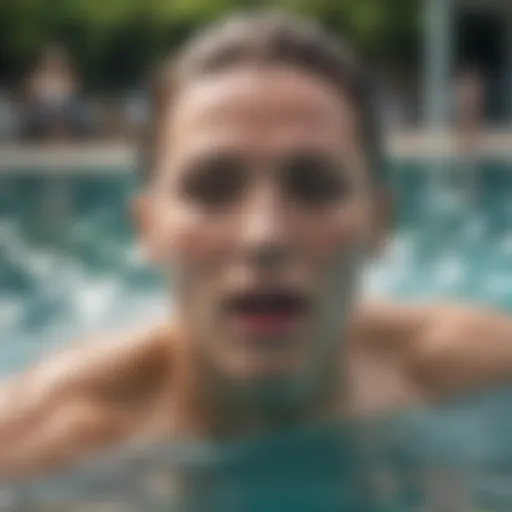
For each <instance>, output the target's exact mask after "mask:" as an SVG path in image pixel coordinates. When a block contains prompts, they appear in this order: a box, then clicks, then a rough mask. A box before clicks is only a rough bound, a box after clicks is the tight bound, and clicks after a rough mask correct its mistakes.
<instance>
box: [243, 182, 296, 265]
mask: <svg viewBox="0 0 512 512" xmlns="http://www.w3.org/2000/svg"><path fill="white" fill-rule="evenodd" d="M240 227H241V233H242V235H241V238H242V248H243V252H244V255H245V257H246V258H247V259H248V260H249V262H250V264H251V266H253V267H255V268H257V269H258V270H261V271H267V272H268V271H275V270H278V269H279V268H281V267H282V266H283V265H284V264H285V263H286V262H287V261H288V260H289V259H290V256H291V254H292V252H293V251H292V250H293V247H292V230H291V227H292V226H291V225H290V211H289V206H287V204H286V201H285V200H284V198H283V197H282V196H281V195H280V194H279V192H278V191H277V190H276V187H273V186H272V185H271V184H262V185H261V186H259V187H258V188H257V189H256V190H254V191H253V193H252V194H251V196H250V197H249V198H248V199H247V203H246V208H245V209H244V210H243V213H242V219H241V226H240Z"/></svg>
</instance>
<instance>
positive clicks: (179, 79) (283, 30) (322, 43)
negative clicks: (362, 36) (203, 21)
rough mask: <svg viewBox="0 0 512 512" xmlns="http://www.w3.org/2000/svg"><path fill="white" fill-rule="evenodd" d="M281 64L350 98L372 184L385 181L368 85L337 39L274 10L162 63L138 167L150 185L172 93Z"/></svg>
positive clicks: (250, 16)
mask: <svg viewBox="0 0 512 512" xmlns="http://www.w3.org/2000/svg"><path fill="white" fill-rule="evenodd" d="M251 64H254V65H255V66H258V65H267V64H268V65H276V64H277V65H279V64H285V65H289V66H293V67H294V68H296V69H299V70H303V71H305V72H307V73H311V74H314V75H316V76H318V77H321V78H323V79H324V80H326V81H327V82H329V83H331V84H333V85H334V86H335V87H336V88H337V89H338V90H340V93H341V94H344V95H346V96H348V97H349V99H350V101H352V102H353V104H354V106H355V108H356V111H357V112H358V115H359V126H360V137H361V141H362V147H363V151H364V154H365V155H366V158H367V163H368V168H369V169H370V171H371V175H372V176H373V177H375V181H379V180H380V179H382V176H383V151H382V147H381V140H380V130H379V123H378V120H377V115H376V114H377V108H376V104H375V99H376V98H375V94H374V89H373V84H372V80H371V79H370V77H369V74H368V73H367V71H366V70H365V69H364V68H363V66H362V64H361V63H360V62H359V61H358V59H357V58H356V56H355V54H354V53H353V52H352V50H351V49H350V47H349V46H348V45H347V44H346V43H345V42H344V41H343V40H342V39H341V38H340V37H339V36H338V35H336V34H332V33H330V32H329V31H327V30H326V29H324V28H323V27H321V26H320V25H319V24H317V23H315V22H313V21H309V20H306V19H303V18H301V17H299V16H296V15H293V14H289V13H285V12H281V11H274V10H263V11H257V12H246V13H243V14H237V15H232V16H230V17H228V18H227V19H224V20H221V21H220V22H218V23H216V24H213V25H211V26H209V27H207V28H206V29H204V30H202V31H200V32H199V33H198V34H197V35H196V36H195V37H193V38H192V40H190V41H189V42H188V44H186V45H185V46H184V47H183V48H182V49H181V50H180V51H179V53H178V54H177V55H176V56H175V57H174V58H171V59H169V60H168V61H167V62H165V63H164V66H163V68H162V69H161V70H159V72H158V74H157V77H156V80H155V82H154V84H153V88H152V94H151V115H150V123H149V126H148V132H147V134H146V137H145V140H144V144H143V148H142V161H141V167H142V171H143V175H142V177H143V179H144V180H148V179H149V178H150V176H151V173H152V171H153V170H154V167H155V160H156V155H157V152H158V137H159V136H160V133H161V131H162V130H161V129H162V120H163V118H164V117H165V115H166V112H168V109H169V108H172V101H173V97H174V96H175V95H176V92H177V91H179V90H180V88H181V87H184V86H185V85H186V83H190V81H193V80H195V79H200V78H201V77H203V76H208V75H212V74H218V73H222V72H224V71H229V70H231V69H234V68H236V67H237V66H242V65H244V66H246V65H251Z"/></svg>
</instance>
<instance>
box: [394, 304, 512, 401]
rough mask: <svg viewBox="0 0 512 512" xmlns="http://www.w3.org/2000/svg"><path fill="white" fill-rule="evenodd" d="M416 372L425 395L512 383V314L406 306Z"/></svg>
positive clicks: (438, 395) (439, 396)
mask: <svg viewBox="0 0 512 512" xmlns="http://www.w3.org/2000/svg"><path fill="white" fill-rule="evenodd" d="M404 314H406V315H407V319H406V320H404V322H405V323H406V324H407V323H408V322H409V323H410V325H408V326H407V329H408V330H409V332H410V333H411V334H410V340H409V342H410V343H408V344H409V350H408V351H406V353H407V354H408V356H409V358H410V362H411V366H410V369H411V373H412V375H413V377H416V379H417V382H418V384H419V385H420V386H422V387H423V390H424V392H425V396H426V398H427V399H428V398H431V399H434V400H436V399H442V398H448V397H450V396H454V395H458V394H465V393H468V392H474V391H478V390H479V389H484V388H488V387H497V386H500V385H508V384H512V317H511V316H509V315H507V314H505V313H500V312H497V311H493V310H490V309H485V308H480V307H474V306H455V305H439V306H423V307H422V306H417V307H416V308H415V307H411V308H409V310H408V309H407V308H406V309H405V310H404Z"/></svg>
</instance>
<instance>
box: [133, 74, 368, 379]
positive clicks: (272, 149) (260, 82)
mask: <svg viewBox="0 0 512 512" xmlns="http://www.w3.org/2000/svg"><path fill="white" fill-rule="evenodd" d="M357 123H358V119H357V112H356V111H354V108H353V105H352V102H351V101H350V100H349V99H348V98H345V97H343V96H342V95H340V93H339V92H338V91H337V90H336V89H335V88H333V87H332V86H330V85H329V83H326V82H324V81H323V80H322V79H319V78H316V77H315V76H311V75H309V74H307V73H304V72H301V71H298V70H295V69H288V68H286V67H273V68H263V69H251V68H247V69H246V68H240V69H236V70H233V71H229V72H225V73H221V74H218V75H215V76H210V77H205V78H200V79H197V80H196V81H193V82H192V83H189V84H188V85H187V87H185V88H184V89H183V90H182V91H181V93H180V94H179V95H178V96H177V97H175V98H174V102H173V108H172V112H169V114H168V115H167V118H166V120H165V123H164V124H165V126H164V127H163V129H162V132H161V133H160V136H161V139H160V145H159V154H158V155H157V159H158V165H157V168H156V169H155V172H154V176H153V177H152V181H151V183H150V184H149V186H148V190H147V193H146V195H145V197H144V198H143V199H142V201H141V202H140V207H139V209H138V212H139V220H140V219H142V223H141V224H142V226H143V229H142V232H143V241H144V243H145V245H146V247H147V248H148V249H149V251H150V253H151V255H152V258H153V260H154V261H155V262H156V263H157V264H158V265H159V266H160V267H161V268H163V269H164V270H166V271H169V275H172V279H171V287H172V292H173V297H174V304H175V308H176V310H177V311H178V314H179V315H180V318H182V319H183V321H184V322H186V325H187V329H189V331H190V332H191V333H192V334H193V340H194V341H193V342H191V343H195V345H196V348H197V347H198V348H199V349H200V351H201V353H202V354H203V355H204V356H206V358H207V360H208V361H210V362H211V363H213V364H214V367H215V368H216V369H217V370H220V371H221V372H222V373H223V375H224V376H228V377H230V378H235V379H239V380H245V381H250V382H254V381H262V380H263V381H268V380H269V379H270V380H275V379H277V380H280V379H285V380H286V381H288V382H292V381H294V382H297V383H299V382H300V381H304V377H306V376H308V375H314V374H316V373H319V372H321V371H323V369H325V365H326V364H327V363H328V362H329V361H332V360H333V356H334V352H335V351H336V350H337V347H339V345H340V343H341V339H340V337H341V333H342V329H343V324H344V322H345V318H346V316H347V314H348V310H349V308H350V305H351V304H352V302H353V294H354V291H355V289H356V283H357V278H358V276H359V273H360V270H361V267H362V265H363V263H364V261H365V258H366V257H367V256H368V251H369V248H370V247H371V246H372V245H373V244H374V242H375V235H376V229H375V224H376V223H375V219H376V217H377V216H376V215H375V210H376V208H375V206H376V201H375V199H376V198H375V189H374V184H373V183H371V173H370V171H369V170H368V168H367V166H366V160H365V158H364V155H363V149H362V147H361V140H360V137H359V135H358V132H359V130H358V127H357Z"/></svg>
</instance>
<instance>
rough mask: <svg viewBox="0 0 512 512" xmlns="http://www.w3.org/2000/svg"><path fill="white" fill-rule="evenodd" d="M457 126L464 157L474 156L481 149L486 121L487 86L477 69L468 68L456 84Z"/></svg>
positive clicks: (462, 72) (459, 75)
mask: <svg viewBox="0 0 512 512" xmlns="http://www.w3.org/2000/svg"><path fill="white" fill-rule="evenodd" d="M455 109H456V112H455V126H456V129H457V133H458V136H459V144H460V149H461V152H462V154H463V155H474V154H475V153H476V152H478V150H479V149H480V145H481V136H482V128H483V125H484V121H485V84H484V79H483V77H482V74H481V73H480V71H479V70H478V68H476V67H472V66H467V67H465V68H463V69H461V71H460V72H459V73H458V76H457V79H456V82H455Z"/></svg>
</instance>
